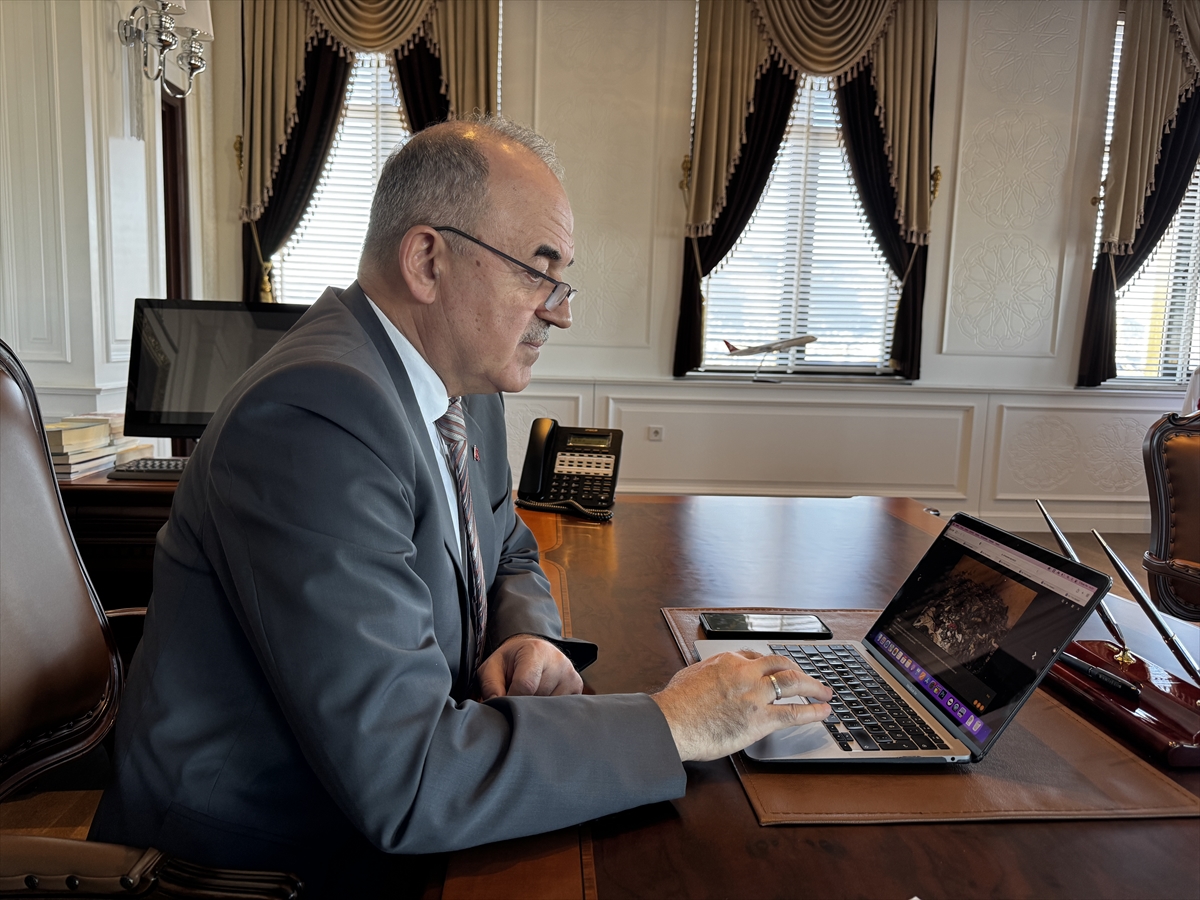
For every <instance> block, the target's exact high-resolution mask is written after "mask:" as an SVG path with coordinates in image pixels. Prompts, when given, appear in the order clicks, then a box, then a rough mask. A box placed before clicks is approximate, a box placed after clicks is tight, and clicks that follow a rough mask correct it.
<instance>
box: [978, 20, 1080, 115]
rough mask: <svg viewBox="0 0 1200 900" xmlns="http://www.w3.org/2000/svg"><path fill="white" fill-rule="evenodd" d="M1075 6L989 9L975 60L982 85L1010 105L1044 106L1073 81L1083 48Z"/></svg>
mask: <svg viewBox="0 0 1200 900" xmlns="http://www.w3.org/2000/svg"><path fill="white" fill-rule="evenodd" d="M1077 18H1078V17H1077V14H1076V12H1075V9H1074V8H1073V4H1065V3H1049V2H1045V0H1037V2H1011V0H1010V2H996V3H989V4H987V6H985V7H984V8H983V11H982V12H981V13H980V14H979V15H978V16H977V17H976V19H975V23H974V26H973V28H972V31H973V33H974V38H973V39H972V41H971V58H972V60H973V61H974V62H975V67H976V70H977V72H978V75H979V80H980V81H981V82H982V83H983V86H984V87H986V88H987V90H989V91H991V92H992V93H994V94H996V95H997V96H998V97H999V98H1001V99H1002V100H1004V101H1006V102H1017V103H1040V102H1041V101H1043V100H1045V99H1046V97H1047V96H1049V95H1051V94H1056V93H1058V92H1059V91H1061V90H1062V89H1063V87H1065V86H1066V85H1067V84H1068V82H1069V81H1070V75H1071V74H1072V73H1073V72H1074V69H1075V58H1076V46H1077V44H1078V42H1079V28H1078V22H1077Z"/></svg>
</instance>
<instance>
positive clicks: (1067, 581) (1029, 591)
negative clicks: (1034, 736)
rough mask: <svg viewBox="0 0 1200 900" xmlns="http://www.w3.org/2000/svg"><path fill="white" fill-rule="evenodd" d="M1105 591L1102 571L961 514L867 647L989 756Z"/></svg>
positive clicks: (881, 621)
mask: <svg viewBox="0 0 1200 900" xmlns="http://www.w3.org/2000/svg"><path fill="white" fill-rule="evenodd" d="M1018 548H1020V549H1018ZM1109 583H1110V582H1109V580H1108V578H1107V577H1106V576H1104V575H1102V574H1100V573H1099V572H1095V571H1093V570H1091V569H1088V568H1086V567H1084V566H1081V565H1079V564H1077V563H1073V562H1071V561H1070V560H1067V559H1064V558H1062V557H1059V556H1058V555H1057V554H1054V553H1051V552H1050V551H1048V550H1044V549H1042V548H1040V547H1036V546H1035V545H1033V544H1029V543H1028V542H1026V541H1022V540H1021V539H1019V538H1014V537H1013V536H1012V535H1008V534H1006V533H1005V532H1002V531H999V530H998V529H994V528H991V527H989V526H988V525H987V524H986V523H983V522H980V521H978V520H976V519H971V518H970V517H967V516H962V515H958V516H955V517H954V518H953V519H952V520H951V521H950V524H949V525H948V526H947V527H946V529H945V530H944V531H943V532H942V534H941V535H940V536H939V537H938V539H937V540H936V541H935V542H934V544H933V546H932V547H931V548H930V549H929V552H928V553H926V555H925V557H924V559H922V561H921V564H920V565H919V566H917V568H916V570H915V571H914V572H913V573H912V574H911V575H910V576H909V577H908V580H907V581H906V582H905V583H904V585H903V587H901V589H900V592H899V593H898V594H897V595H896V597H895V599H893V600H892V602H891V604H890V605H889V606H888V608H887V610H885V611H884V613H883V615H882V616H880V618H879V620H878V621H877V622H876V623H875V625H874V626H873V627H872V629H871V631H870V632H869V633H868V634H867V637H866V641H865V642H866V643H868V644H873V645H874V646H875V647H876V648H877V649H878V650H880V651H881V652H882V653H884V654H885V655H887V656H889V657H890V658H891V659H892V661H893V663H894V664H895V665H896V666H897V667H898V668H899V669H900V671H901V672H902V673H903V674H904V675H905V676H906V677H907V678H908V680H909V681H910V682H911V683H912V684H913V685H915V686H916V687H918V688H919V689H920V690H922V691H924V693H925V694H926V695H927V696H928V697H929V699H931V700H932V701H933V702H934V703H936V704H937V705H938V706H939V707H940V708H941V709H942V710H943V711H944V712H945V713H946V714H947V715H949V716H950V718H951V719H953V720H954V721H956V722H958V724H959V728H960V730H961V732H962V733H963V734H964V735H966V736H967V737H969V738H970V740H971V742H972V743H974V744H977V745H978V746H979V747H981V748H983V749H985V750H986V748H987V746H988V745H989V744H990V743H991V742H992V741H993V740H994V739H995V738H996V736H997V735H998V734H999V733H1000V731H1001V730H1002V729H1003V728H1004V726H1005V725H1006V724H1008V721H1009V719H1010V718H1011V717H1012V715H1013V714H1014V713H1015V712H1016V711H1017V709H1019V708H1020V705H1021V703H1022V702H1023V700H1024V698H1025V696H1026V694H1028V693H1029V691H1030V690H1032V688H1033V687H1034V686H1035V685H1036V684H1037V682H1038V681H1040V680H1041V677H1042V675H1043V674H1044V673H1045V672H1046V671H1047V670H1048V669H1049V667H1050V665H1051V663H1052V662H1053V660H1054V657H1055V654H1057V653H1058V651H1059V650H1060V649H1061V648H1063V647H1064V646H1065V645H1066V644H1067V643H1068V642H1069V641H1070V640H1071V639H1072V638H1073V637H1074V635H1075V632H1076V631H1077V630H1078V629H1079V626H1080V625H1082V624H1083V621H1084V619H1085V618H1087V616H1088V615H1089V614H1090V613H1091V611H1092V609H1094V608H1095V605H1096V604H1097V603H1098V602H1099V601H1100V598H1101V597H1103V595H1104V593H1105V592H1106V590H1107V587H1108V584H1109Z"/></svg>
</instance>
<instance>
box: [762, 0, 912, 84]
mask: <svg viewBox="0 0 1200 900" xmlns="http://www.w3.org/2000/svg"><path fill="white" fill-rule="evenodd" d="M753 3H754V9H755V13H756V14H757V16H758V19H759V21H760V22H761V23H762V27H763V29H764V31H765V32H766V35H767V37H768V39H769V40H770V43H771V46H772V48H775V49H777V50H778V52H779V53H780V55H782V56H783V58H784V59H785V60H787V62H788V64H789V65H790V66H791V67H792V68H794V69H796V70H798V71H800V72H805V73H807V74H809V75H843V74H853V73H854V72H856V71H858V69H859V68H860V67H861V66H862V64H863V61H864V60H865V59H866V56H867V54H868V53H869V52H870V51H871V48H872V47H874V46H875V43H876V42H877V41H878V40H879V37H880V35H882V34H883V30H884V28H886V27H887V25H888V23H889V21H890V20H891V17H892V13H893V12H894V11H895V8H896V0H753Z"/></svg>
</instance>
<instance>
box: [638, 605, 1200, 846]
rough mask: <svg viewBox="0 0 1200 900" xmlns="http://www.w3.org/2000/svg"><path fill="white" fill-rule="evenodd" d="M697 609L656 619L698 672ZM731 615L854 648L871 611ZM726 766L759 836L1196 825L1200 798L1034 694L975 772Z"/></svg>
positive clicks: (742, 760)
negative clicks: (821, 627) (1094, 823)
mask: <svg viewBox="0 0 1200 900" xmlns="http://www.w3.org/2000/svg"><path fill="white" fill-rule="evenodd" d="M706 611H709V610H706V609H699V608H664V609H663V610H662V613H663V616H664V617H665V618H666V620H667V624H668V626H669V627H670V630H671V634H672V635H673V637H674V638H675V643H676V645H677V646H678V647H679V652H680V654H681V655H682V656H683V659H684V660H685V662H686V663H687V664H688V665H691V664H692V663H694V662H696V660H697V657H696V655H695V646H694V644H695V641H697V640H699V639H701V638H703V637H704V636H705V635H704V631H703V629H702V628H701V626H700V613H702V612H706ZM726 611H728V612H763V613H805V612H813V613H816V614H818V615H820V616H821V618H822V619H824V620H825V622H826V623H827V624H828V625H829V627H830V629H831V630H832V631H833V634H834V637H835V639H840V640H861V639H862V637H863V635H865V634H866V632H867V629H868V628H870V626H871V623H873V622H874V621H875V619H876V618H878V615H879V613H878V612H877V611H874V610H850V609H822V610H796V609H777V608H770V609H763V608H752V607H735V608H730V609H729V610H726ZM731 759H732V760H733V766H734V769H735V770H736V772H737V774H738V778H739V779H741V782H742V787H743V789H744V790H745V791H746V796H747V798H748V799H749V800H750V805H751V806H752V807H753V808H754V812H755V814H756V815H757V816H758V821H759V823H760V824H762V825H784V824H816V823H823V824H879V823H883V822H970V821H977V822H978V821H999V820H1021V819H1026V820H1028V819H1051V820H1052V819H1120V818H1130V819H1149V818H1178V817H1193V816H1200V798H1197V797H1196V796H1195V795H1193V794H1191V793H1190V792H1188V791H1187V790H1185V789H1184V788H1182V787H1180V786H1179V785H1177V784H1176V783H1175V782H1174V781H1172V780H1171V779H1170V778H1169V777H1167V776H1166V775H1164V774H1162V773H1161V772H1159V771H1158V770H1157V769H1155V768H1154V767H1153V766H1151V765H1150V764H1149V763H1146V762H1144V761H1143V760H1141V759H1139V758H1138V757H1136V756H1135V755H1133V754H1132V753H1130V752H1129V751H1128V750H1126V749H1125V748H1124V747H1122V746H1121V745H1120V744H1118V743H1117V742H1116V741H1114V740H1113V739H1112V738H1110V737H1108V736H1107V735H1105V734H1103V733H1102V732H1101V731H1099V730H1098V729H1097V728H1096V727H1095V726H1093V725H1091V724H1090V723H1088V722H1087V721H1086V720H1084V719H1083V718H1081V717H1080V716H1079V715H1077V714H1076V713H1074V712H1072V711H1071V710H1070V709H1068V708H1067V707H1066V706H1064V705H1063V704H1062V703H1060V702H1058V701H1057V700H1055V699H1054V698H1053V697H1051V696H1050V695H1049V694H1047V693H1046V692H1045V691H1036V692H1035V693H1034V696H1033V697H1032V698H1030V700H1029V702H1028V703H1026V705H1025V707H1024V708H1023V709H1022V710H1021V712H1020V713H1018V714H1017V718H1016V719H1015V720H1014V721H1013V723H1012V724H1011V725H1010V726H1009V728H1008V730H1007V732H1006V733H1005V735H1004V737H1003V739H1002V740H1000V741H999V742H998V743H997V745H996V747H995V749H993V750H992V751H991V752H990V753H989V754H988V755H987V757H986V758H984V760H983V761H982V762H979V763H975V764H972V765H950V764H946V765H928V766H926V765H921V766H916V765H914V766H887V767H884V766H864V765H857V766H847V765H840V766H839V765H837V764H829V765H820V766H805V767H798V766H788V765H779V764H764V763H756V762H754V761H753V760H750V759H747V758H746V757H745V755H744V754H741V753H737V754H735V755H734V756H733V757H731Z"/></svg>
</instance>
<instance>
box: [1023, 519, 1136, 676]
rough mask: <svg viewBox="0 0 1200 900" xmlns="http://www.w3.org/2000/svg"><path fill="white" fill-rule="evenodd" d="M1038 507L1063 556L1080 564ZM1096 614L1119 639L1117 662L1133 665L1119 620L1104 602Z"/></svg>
mask: <svg viewBox="0 0 1200 900" xmlns="http://www.w3.org/2000/svg"><path fill="white" fill-rule="evenodd" d="M1033 502H1034V503H1036V504H1037V505H1038V509H1040V510H1041V511H1042V518H1044V519H1045V520H1046V524H1047V525H1049V526H1050V533H1051V534H1053V535H1054V539H1055V540H1056V541H1058V546H1059V547H1061V548H1062V552H1063V554H1064V555H1065V556H1066V557H1067V558H1068V559H1072V560H1074V561H1075V562H1079V556H1078V554H1076V553H1075V548H1074V547H1072V546H1071V542H1070V541H1068V540H1067V536H1066V535H1065V534H1063V533H1062V529H1060V528H1059V527H1058V523H1057V522H1055V521H1054V520H1053V519H1052V518H1050V513H1048V512H1046V507H1044V506H1043V505H1042V501H1041V500H1034V501H1033ZM1096 614H1097V615H1099V616H1100V621H1101V622H1103V623H1104V627H1105V628H1107V629H1108V631H1109V633H1110V634H1111V635H1112V636H1113V637H1115V638H1116V639H1117V643H1118V644H1119V645H1120V647H1121V652H1120V653H1118V654H1117V662H1122V663H1131V662H1133V654H1132V653H1130V652H1129V644H1127V643H1126V642H1125V635H1124V634H1122V633H1121V627H1120V626H1119V625H1117V620H1116V619H1114V618H1113V614H1112V612H1111V611H1110V610H1109V608H1108V606H1107V605H1106V604H1105V603H1104V601H1103V600H1101V601H1100V603H1099V605H1098V606H1097V607H1096Z"/></svg>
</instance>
